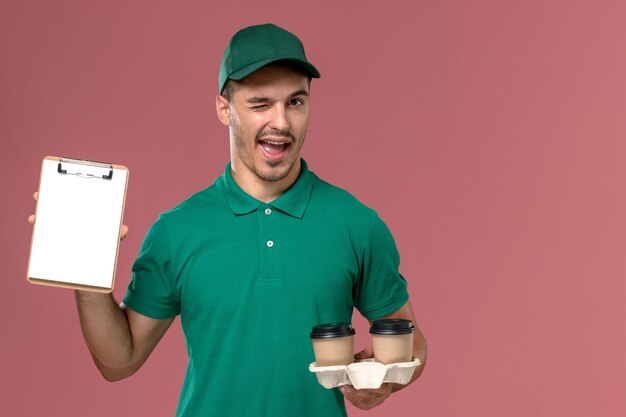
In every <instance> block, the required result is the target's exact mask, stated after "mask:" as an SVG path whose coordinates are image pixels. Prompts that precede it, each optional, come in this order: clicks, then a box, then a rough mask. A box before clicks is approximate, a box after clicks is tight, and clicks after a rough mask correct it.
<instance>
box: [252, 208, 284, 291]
mask: <svg viewBox="0 0 626 417" xmlns="http://www.w3.org/2000/svg"><path fill="white" fill-rule="evenodd" d="M281 215H283V214H282V213H280V212H279V211H278V210H276V209H275V208H274V207H272V206H271V205H270V204H263V205H261V206H259V208H258V209H257V216H258V219H259V245H260V248H259V249H260V253H261V271H260V281H261V283H263V284H280V283H282V269H281V263H280V261H281V259H280V254H281V253H282V249H283V248H282V243H283V242H281V240H280V236H279V234H278V222H279V220H280V218H279V217H280V216H281Z"/></svg>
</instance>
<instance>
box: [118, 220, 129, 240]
mask: <svg viewBox="0 0 626 417" xmlns="http://www.w3.org/2000/svg"><path fill="white" fill-rule="evenodd" d="M127 234H128V226H126V225H125V224H123V225H122V227H120V240H124V238H125V237H126V235H127Z"/></svg>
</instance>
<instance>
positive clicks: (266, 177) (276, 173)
mask: <svg viewBox="0 0 626 417" xmlns="http://www.w3.org/2000/svg"><path fill="white" fill-rule="evenodd" d="M233 127H234V129H233V130H234V131H233V137H234V139H235V144H236V147H237V156H238V157H239V160H240V161H241V162H243V164H244V165H245V166H246V168H248V170H249V171H250V172H252V173H253V174H254V175H256V176H257V178H259V179H260V180H262V181H266V182H277V181H280V180H283V179H285V178H286V177H287V176H288V175H289V173H290V172H291V170H292V169H293V166H294V164H295V163H296V161H297V160H298V158H295V159H294V160H293V161H289V160H282V161H278V162H271V161H263V162H262V164H263V165H264V166H262V167H258V166H257V165H256V164H255V162H254V156H253V155H252V157H250V156H251V155H248V154H246V151H245V150H246V140H245V138H244V137H243V135H241V134H240V133H241V132H240V130H239V127H238V126H237V125H235V126H233ZM260 136H262V134H260V135H259V136H257V137H256V138H255V143H254V147H256V146H258V144H257V143H258V142H257V141H258V139H259V137H260ZM289 136H290V137H291V140H292V142H291V145H290V147H291V148H292V149H290V151H291V152H293V151H296V149H295V147H296V146H300V145H301V143H297V142H298V140H297V139H296V138H295V137H294V136H293V135H292V134H291V133H289ZM297 151H298V153H299V149H298V150H297ZM254 152H256V149H255V148H253V150H252V153H253V154H254ZM285 164H286V165H287V166H285V167H284V169H280V166H281V165H285ZM265 167H267V168H268V169H267V170H264V169H263V168H265Z"/></svg>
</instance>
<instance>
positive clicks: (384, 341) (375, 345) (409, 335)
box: [370, 319, 415, 365]
mask: <svg viewBox="0 0 626 417" xmlns="http://www.w3.org/2000/svg"><path fill="white" fill-rule="evenodd" d="M370 333H371V334H372V349H374V359H375V360H376V362H380V363H383V364H385V365H388V364H391V363H400V362H410V361H411V360H412V359H413V334H414V333H415V326H414V325H413V323H412V322H411V321H410V320H404V319H384V320H376V321H374V322H373V323H372V326H371V327H370Z"/></svg>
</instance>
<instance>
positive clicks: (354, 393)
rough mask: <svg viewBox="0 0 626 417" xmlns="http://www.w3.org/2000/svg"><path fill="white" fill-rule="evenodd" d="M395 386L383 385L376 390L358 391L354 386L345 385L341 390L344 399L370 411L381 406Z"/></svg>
mask: <svg viewBox="0 0 626 417" xmlns="http://www.w3.org/2000/svg"><path fill="white" fill-rule="evenodd" d="M392 385H393V384H389V383H386V384H382V385H381V386H380V388H376V389H356V388H354V387H353V386H352V385H344V386H342V387H341V388H339V390H340V391H341V393H342V394H343V396H344V398H346V399H347V400H348V401H350V402H351V403H352V405H354V406H355V407H357V408H360V409H361V410H369V409H371V408H374V407H376V406H379V405H381V404H382V403H383V402H384V401H385V400H386V399H387V398H388V397H389V396H390V395H391V387H392Z"/></svg>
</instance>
